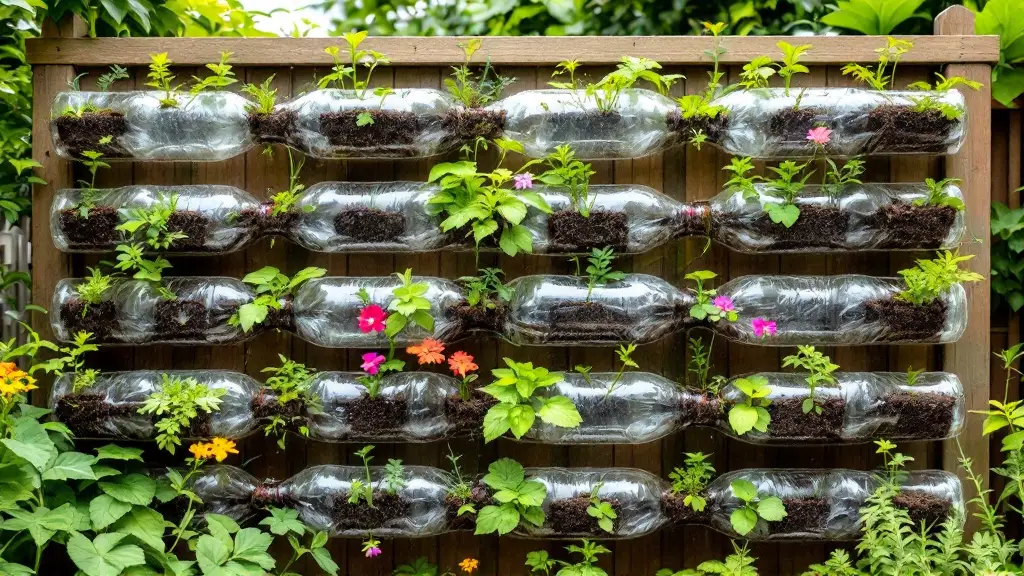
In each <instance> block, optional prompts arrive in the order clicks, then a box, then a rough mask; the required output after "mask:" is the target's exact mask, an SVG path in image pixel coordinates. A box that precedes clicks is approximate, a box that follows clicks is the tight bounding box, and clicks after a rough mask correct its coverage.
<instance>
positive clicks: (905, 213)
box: [865, 202, 956, 250]
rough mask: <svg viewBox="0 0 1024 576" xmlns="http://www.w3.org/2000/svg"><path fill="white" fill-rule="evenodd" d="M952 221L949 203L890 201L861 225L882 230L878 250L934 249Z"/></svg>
mask: <svg viewBox="0 0 1024 576" xmlns="http://www.w3.org/2000/svg"><path fill="white" fill-rule="evenodd" d="M955 220H956V209H955V208H953V207H952V206H914V205H913V204H909V203H907V202H894V203H892V204H888V205H886V206H884V207H882V208H881V209H880V210H878V211H877V212H875V213H874V214H873V215H872V216H870V217H869V222H866V223H865V224H866V225H868V226H871V227H872V228H875V229H877V230H879V231H880V232H882V233H884V238H885V240H884V241H883V242H881V243H880V244H879V245H878V248H880V249H883V248H884V249H886V250H899V249H908V248H915V249H935V248H939V247H941V246H942V243H943V241H944V240H945V239H946V237H947V236H948V235H949V230H950V228H952V227H953V222H954V221H955Z"/></svg>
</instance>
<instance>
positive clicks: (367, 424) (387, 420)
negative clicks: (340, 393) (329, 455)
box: [345, 394, 409, 438]
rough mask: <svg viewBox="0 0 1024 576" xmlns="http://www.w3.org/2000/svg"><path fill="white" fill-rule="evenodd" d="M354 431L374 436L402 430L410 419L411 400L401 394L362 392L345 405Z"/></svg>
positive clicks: (349, 422)
mask: <svg viewBox="0 0 1024 576" xmlns="http://www.w3.org/2000/svg"><path fill="white" fill-rule="evenodd" d="M345 411H346V412H347V415H348V424H349V426H350V427H351V428H352V432H354V433H359V434H362V435H364V436H368V437H371V438H372V437H374V436H376V435H379V434H380V433H382V432H386V431H390V430H401V429H402V428H403V427H404V426H405V423H406V422H407V421H408V420H409V402H408V400H406V399H405V398H403V397H401V396H377V397H376V398H371V397H370V395H369V394H362V395H360V396H359V398H356V399H355V400H352V401H351V402H349V403H348V404H346V405H345Z"/></svg>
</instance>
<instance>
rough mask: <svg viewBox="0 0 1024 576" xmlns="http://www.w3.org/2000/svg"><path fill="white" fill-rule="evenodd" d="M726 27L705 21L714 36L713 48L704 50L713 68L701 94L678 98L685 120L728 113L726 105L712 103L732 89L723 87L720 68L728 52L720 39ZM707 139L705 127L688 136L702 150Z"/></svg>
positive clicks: (705, 30)
mask: <svg viewBox="0 0 1024 576" xmlns="http://www.w3.org/2000/svg"><path fill="white" fill-rule="evenodd" d="M724 29H725V23H724V22H717V23H715V24H712V23H710V22H705V23H704V32H706V33H710V34H711V35H712V36H713V37H714V39H713V42H712V48H711V50H705V51H704V55H705V56H707V57H708V58H710V59H711V61H712V68H711V70H709V71H708V85H707V87H706V88H705V89H704V91H703V92H701V93H700V94H689V95H686V96H682V97H680V98H677V99H676V102H677V103H678V104H679V113H680V115H681V117H682V118H683V119H684V120H690V119H693V118H703V119H708V120H713V119H715V118H717V117H718V116H720V115H722V114H725V113H726V109H725V107H724V106H718V105H715V104H712V102H713V101H714V100H715V98H717V97H719V96H722V95H724V94H726V93H728V92H729V91H731V90H732V88H730V87H728V86H727V87H725V88H723V87H722V78H723V77H724V76H725V73H724V72H722V71H721V70H720V69H719V61H720V60H721V57H722V55H723V54H725V52H726V50H725V48H723V47H722V43H721V40H720V39H719V35H720V34H721V33H722V31H723V30H724ZM707 139H708V134H707V133H705V132H704V130H703V129H694V130H693V132H692V134H690V135H689V137H688V142H689V143H690V144H692V145H693V146H694V147H695V148H697V150H700V149H701V146H702V145H703V143H704V142H706V141H707Z"/></svg>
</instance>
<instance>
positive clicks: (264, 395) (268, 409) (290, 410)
mask: <svg viewBox="0 0 1024 576" xmlns="http://www.w3.org/2000/svg"><path fill="white" fill-rule="evenodd" d="M249 406H250V409H251V410H252V417H253V419H254V420H269V419H271V418H273V417H274V416H280V417H281V418H284V420H285V422H288V423H291V421H292V418H295V417H298V416H304V415H305V413H306V403H305V401H303V400H302V398H296V399H294V400H289V401H288V402H285V403H284V404H282V403H280V402H279V401H278V398H277V396H276V395H275V394H273V393H272V392H270V391H268V390H266V389H263V390H260V393H259V394H257V395H256V397H255V398H253V399H252V402H251V403H250V405H249Z"/></svg>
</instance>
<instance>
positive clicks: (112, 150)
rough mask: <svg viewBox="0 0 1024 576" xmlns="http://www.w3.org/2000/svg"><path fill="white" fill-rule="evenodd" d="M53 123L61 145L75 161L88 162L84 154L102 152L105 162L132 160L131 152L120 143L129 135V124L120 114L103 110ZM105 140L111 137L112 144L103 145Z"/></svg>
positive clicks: (65, 116) (69, 116)
mask: <svg viewBox="0 0 1024 576" xmlns="http://www.w3.org/2000/svg"><path fill="white" fill-rule="evenodd" d="M53 122H54V124H56V126H57V136H58V137H59V138H60V141H61V143H62V144H63V145H64V147H65V148H66V149H67V151H68V154H69V155H71V156H72V157H74V158H85V156H84V155H83V152H87V151H92V152H99V153H101V154H103V157H104V158H106V159H110V158H130V157H131V154H130V153H129V152H128V150H126V149H125V148H124V147H123V146H121V145H120V144H119V143H118V138H120V137H121V136H124V135H125V134H126V133H127V132H128V121H127V120H126V119H125V117H124V114H122V113H120V112H114V111H113V110H101V111H98V112H85V113H83V114H82V115H81V116H78V115H75V114H63V115H61V116H58V117H57V118H55V119H54V121H53ZM106 136H111V139H110V142H108V143H106V144H100V140H101V139H102V138H104V137H106Z"/></svg>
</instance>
